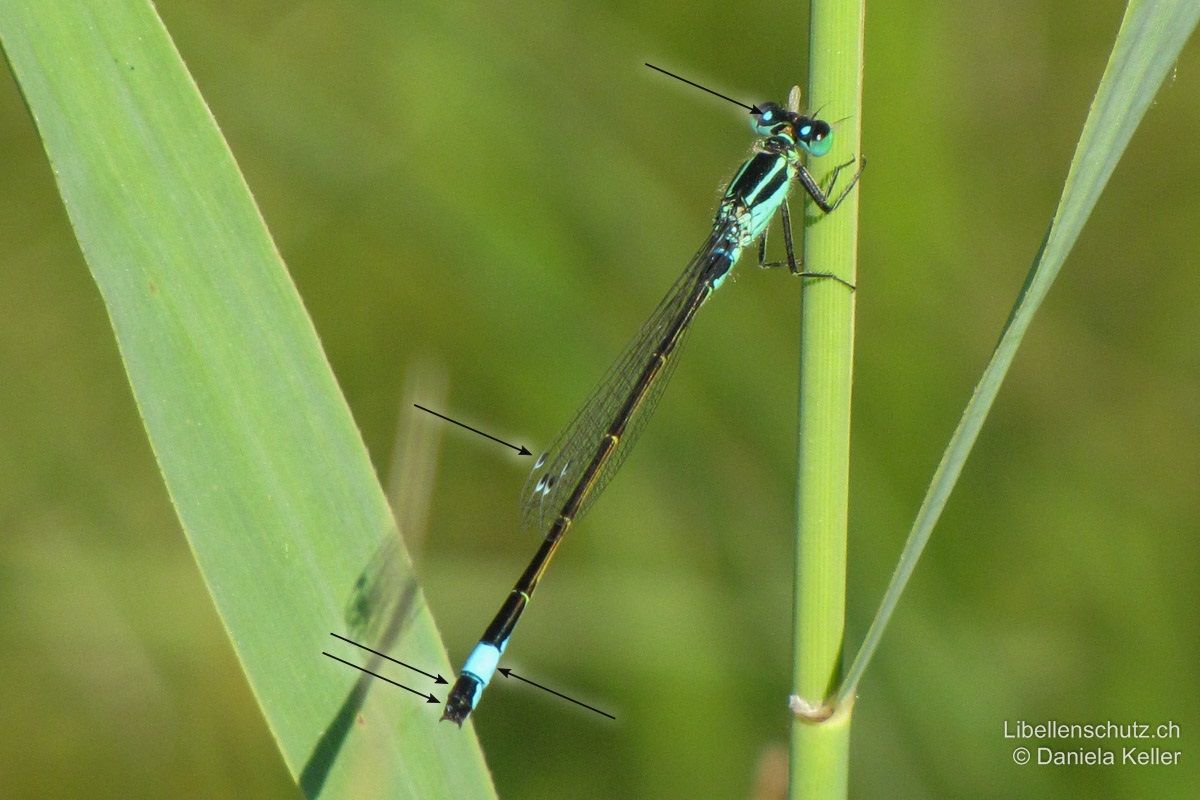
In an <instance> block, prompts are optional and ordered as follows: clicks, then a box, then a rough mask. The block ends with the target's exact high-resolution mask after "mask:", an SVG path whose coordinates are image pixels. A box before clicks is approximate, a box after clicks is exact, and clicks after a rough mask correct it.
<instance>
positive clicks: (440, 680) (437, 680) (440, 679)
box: [329, 631, 450, 683]
mask: <svg viewBox="0 0 1200 800" xmlns="http://www.w3.org/2000/svg"><path fill="white" fill-rule="evenodd" d="M329 635H330V636H332V637H333V638H335V639H341V640H342V641H343V642H345V643H346V644H352V645H354V646H355V647H361V648H362V649H363V650H366V651H367V652H368V653H374V654H375V655H377V656H379V657H380V658H386V659H387V660H388V661H390V662H392V663H393V664H399V665H400V666H402V667H404V668H405V669H411V670H412V671H413V672H419V673H421V674H422V675H424V676H425V677H426V678H433V682H434V683H449V682H450V681H448V680H446V679H445V678H443V677H442V676H441V675H431V674H429V673H428V672H426V671H425V670H423V669H417V668H416V667H414V666H413V665H412V664H405V663H404V662H403V661H400V660H399V659H395V658H392V657H391V656H389V655H388V654H387V653H381V652H379V651H378V650H374V649H372V648H370V647H367V646H366V645H365V644H359V643H358V642H356V641H354V640H353V639H347V638H346V637H345V636H339V635H338V634H336V633H333V632H332V631H330V633H329Z"/></svg>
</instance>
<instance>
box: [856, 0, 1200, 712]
mask: <svg viewBox="0 0 1200 800" xmlns="http://www.w3.org/2000/svg"><path fill="white" fill-rule="evenodd" d="M1198 20H1200V5H1198V4H1196V3H1195V2H1193V0H1144V1H1143V2H1137V1H1136V0H1135V2H1131V3H1130V4H1129V6H1128V7H1127V8H1126V11H1125V18H1124V20H1123V21H1122V23H1121V29H1120V31H1119V32H1118V33H1117V39H1116V42H1115V44H1114V46H1113V51H1112V55H1111V56H1110V58H1109V61H1108V66H1107V67H1106V69H1105V71H1104V76H1103V77H1102V78H1101V80H1100V87H1099V89H1098V90H1097V92H1096V98H1095V100H1094V101H1093V102H1092V108H1091V111H1090V112H1089V113H1088V117H1087V121H1086V122H1085V123H1084V126H1083V133H1082V135H1081V136H1080V137H1079V145H1078V147H1077V148H1076V150H1075V156H1074V158H1073V159H1072V160H1071V167H1070V170H1069V171H1068V173H1067V180H1066V185H1065V187H1064V188H1063V193H1062V197H1061V198H1060V200H1059V204H1058V209H1057V210H1056V211H1055V214H1054V218H1053V219H1052V220H1051V222H1050V228H1049V230H1048V231H1047V233H1046V238H1045V240H1044V241H1043V242H1042V247H1041V249H1040V251H1039V252H1038V255H1037V257H1036V258H1035V259H1034V264H1033V267H1032V268H1031V270H1030V272H1029V275H1028V277H1027V278H1026V280H1025V285H1024V287H1023V288H1022V290H1021V294H1020V296H1019V297H1018V298H1017V303H1016V305H1015V306H1014V308H1013V310H1012V313H1011V314H1010V315H1009V319H1008V322H1007V324H1006V325H1005V328H1004V332H1003V333H1002V334H1001V336H1000V341H999V343H998V344H997V345H996V349H995V351H994V352H993V354H992V358H991V360H990V361H989V362H988V365H987V368H986V369H985V370H984V372H983V377H982V378H980V380H979V383H978V385H977V386H976V387H975V392H974V394H973V395H972V396H971V399H970V401H969V402H968V403H967V407H966V409H965V410H964V411H963V416H962V419H961V420H960V421H959V424H958V428H957V429H956V430H955V431H954V435H953V436H952V437H951V438H950V443H949V445H947V447H946V451H945V453H944V454H943V455H942V460H941V463H940V464H939V465H938V468H937V471H936V472H935V473H934V476H933V481H932V482H931V484H930V486H929V489H928V491H927V492H926V495H925V499H924V501H923V502H922V504H921V508H920V510H919V511H918V512H917V518H916V521H915V522H914V523H913V527H912V531H911V532H910V533H909V537H908V541H907V542H906V543H905V545H904V550H903V552H902V553H901V555H900V560H899V563H898V564H897V566H896V570H895V572H894V573H893V575H892V579H891V582H890V583H889V584H888V588H887V590H886V591H885V593H884V597H883V601H882V602H881V603H880V607H879V610H878V612H876V615H875V619H874V620H873V621H872V623H871V627H870V629H869V630H868V631H867V635H866V637H865V638H864V641H863V644H862V647H861V648H860V649H859V651H858V654H857V655H856V656H855V658H854V661H853V663H852V664H851V666H850V669H849V671H848V672H847V674H846V679H845V681H844V682H843V684H842V686H841V687H840V689H839V690H838V695H837V703H839V704H841V703H845V702H847V701H848V700H849V699H850V698H852V697H853V696H854V693H855V691H856V690H857V687H858V682H859V680H860V679H861V678H862V674H863V672H864V670H865V669H866V667H867V664H868V663H869V662H870V660H871V657H872V656H873V655H874V653H875V650H876V648H877V647H878V646H879V641H880V639H881V638H882V636H883V632H884V630H885V629H886V627H887V624H888V621H889V619H890V618H891V615H892V612H893V611H894V610H895V608H896V604H897V602H898V601H899V599H900V595H901V594H902V593H903V591H904V588H905V586H906V585H907V583H908V579H909V578H910V577H911V576H912V573H913V570H914V569H915V568H916V563H917V560H918V559H919V558H920V556H921V552H922V551H923V550H924V548H925V544H926V543H927V542H928V541H929V536H930V534H931V533H932V531H933V526H934V525H935V524H936V523H937V520H938V517H939V516H941V513H942V509H943V508H944V507H945V505H946V500H947V499H948V498H949V496H950V492H951V490H952V489H953V488H954V484H955V483H956V482H957V481H958V476H959V475H960V474H961V472H962V468H963V464H964V463H965V462H966V460H967V456H968V454H969V453H970V451H971V448H972V447H973V446H974V444H975V439H976V437H977V436H978V435H979V430H980V428H981V427H982V426H983V421H984V419H985V418H986V417H987V414H988V411H989V410H990V409H991V406H992V402H993V401H994V400H995V398H996V393H997V392H998V391H999V390H1000V383H1001V382H1002V381H1003V380H1004V375H1005V373H1007V372H1008V367H1009V365H1010V364H1012V360H1013V357H1014V356H1015V355H1016V351H1017V347H1018V345H1019V344H1020V342H1021V339H1022V338H1023V337H1024V335H1025V331H1026V330H1027V329H1028V328H1029V323H1030V321H1031V320H1032V319H1033V315H1034V313H1035V312H1036V311H1037V309H1038V307H1039V306H1040V305H1041V304H1042V301H1043V300H1044V299H1045V297H1046V293H1047V292H1048V291H1049V290H1050V284H1051V283H1053V282H1054V279H1055V277H1057V275H1058V271H1059V269H1061V267H1062V264H1063V261H1065V260H1066V258H1067V254H1068V253H1070V251H1071V248H1072V247H1073V246H1074V244H1075V240H1076V239H1077V238H1078V237H1079V232H1080V231H1081V230H1082V229H1083V225H1084V223H1085V222H1086V221H1087V219H1088V216H1089V215H1090V214H1091V213H1092V209H1093V208H1094V207H1095V205H1096V201H1097V200H1098V199H1099V197H1100V193H1101V191H1103V189H1104V186H1105V184H1107V182H1108V179H1109V177H1110V176H1111V175H1112V172H1113V170H1114V169H1115V168H1116V165H1117V162H1118V161H1119V160H1120V158H1121V155H1122V154H1123V153H1124V152H1125V147H1126V145H1128V144H1129V142H1130V140H1131V139H1132V138H1133V135H1134V132H1135V131H1136V130H1137V126H1138V123H1139V122H1140V121H1141V119H1142V117H1143V115H1144V114H1145V113H1146V109H1147V108H1148V107H1149V106H1150V102H1151V100H1153V99H1154V95H1155V94H1156V93H1157V91H1158V88H1159V86H1160V85H1161V84H1162V82H1163V80H1164V79H1165V78H1166V76H1167V73H1168V72H1169V71H1170V69H1171V67H1172V65H1173V64H1174V62H1175V60H1176V59H1177V58H1178V57H1179V52H1180V51H1181V50H1182V49H1183V46H1184V44H1185V43H1186V42H1187V40H1188V38H1189V37H1190V36H1191V34H1192V31H1193V30H1194V29H1195V27H1196V24H1197V21H1198Z"/></svg>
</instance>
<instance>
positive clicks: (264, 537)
mask: <svg viewBox="0 0 1200 800" xmlns="http://www.w3.org/2000/svg"><path fill="white" fill-rule="evenodd" d="M0 9H2V10H0V42H2V43H3V47H4V51H5V53H6V55H7V58H8V60H9V63H10V64H11V66H12V69H13V72H14V73H15V75H16V77H17V80H18V82H19V84H20V87H21V90H22V92H23V93H24V97H25V100H26V103H27V104H28V107H29V109H30V112H31V113H32V115H33V117H34V119H35V121H36V123H37V127H38V130H39V132H40V134H41V137H42V141H43V143H44V146H45V149H46V152H47V154H48V155H49V158H50V163H51V165H52V167H53V170H54V174H55V177H56V179H57V181H58V185H59V190H60V192H61V194H62V197H63V201H64V203H65V204H66V207H67V210H68V213H69V215H70V220H71V223H72V225H73V226H74V229H75V232H76V236H77V238H78V240H79V243H80V246H81V248H82V250H83V253H84V256H85V258H86V260H87V263H88V265H89V267H90V269H91V271H92V274H93V276H94V278H95V281H96V283H97V285H98V286H99V288H100V291H101V293H102V295H103V298H104V302H105V304H106V306H107V309H108V313H109V316H110V318H111V321H112V325H113V328H114V330H115V332H116V336H117V342H118V344H119V347H120V351H121V355H122V358H123V360H124V364H125V367H126V370H127V371H128V376H129V381H130V384H131V386H132V388H133V392H134V395H135V397H136V400H137V404H138V407H139V409H140V412H141V415H142V418H143V420H144V422H145V426H146V430H147V432H148V433H149V437H150V441H151V444H152V445H153V448H154V452H155V454H156V456H157V458H158V462H159V464H160V467H161V470H162V474H163V476H164V478H165V481H166V484H167V487H168V489H169V491H170V495H171V499H172V501H173V502H174V504H175V508H176V510H177V512H178V515H179V519H180V520H181V522H182V523H183V528H184V530H185V532H186V534H187V537H188V540H189V542H190V544H191V547H192V549H193V552H194V553H195V557H196V560H197V562H198V563H199V565H200V568H201V570H202V572H203V575H204V578H205V580H206V582H207V584H208V586H209V589H210V591H211V593H212V596H213V599H214V601H215V602H216V605H217V608H218V610H219V612H220V615H221V618H222V620H223V622H224V624H225V626H226V627H227V629H228V631H229V635H230V637H231V639H232V640H233V643H234V645H235V648H236V651H237V654H238V657H239V658H240V660H241V663H242V665H243V667H244V669H245V671H246V674H247V676H248V678H249V682H250V685H251V687H252V689H253V691H254V693H255V696H256V697H257V698H258V701H259V704H260V705H261V707H262V710H263V713H264V715H265V717H266V720H267V722H268V724H269V726H270V728H271V730H272V732H273V734H274V736H275V737H276V740H277V741H278V744H279V748H280V751H281V752H282V754H283V757H284V760H285V762H286V763H287V765H288V768H289V769H290V770H291V771H292V774H293V775H295V776H296V777H297V780H298V781H300V782H301V783H302V785H303V787H304V789H305V791H306V793H307V794H309V796H315V795H317V794H318V793H319V794H320V796H322V797H330V798H333V797H389V798H391V797H415V798H432V797H454V798H467V797H490V796H493V791H492V789H491V785H490V779H489V776H488V774H487V770H486V767H485V766H484V763H483V759H482V757H481V754H480V752H479V750H478V746H477V743H476V740H475V738H474V736H473V735H472V734H471V733H470V732H469V731H466V732H464V731H460V730H458V729H457V728H454V727H453V726H450V725H439V724H438V722H437V718H438V707H437V706H435V705H432V704H426V703H424V702H422V701H421V699H420V698H417V697H415V696H413V695H410V694H408V693H406V692H403V691H401V690H398V689H393V688H392V687H388V686H385V685H383V684H378V683H377V684H374V685H372V686H371V688H370V689H369V691H366V690H364V689H363V687H358V689H357V690H355V684H356V674H355V673H354V672H352V671H351V670H349V669H348V668H346V667H343V666H341V665H338V664H336V663H335V662H333V661H332V660H330V659H328V658H325V657H323V656H322V655H321V652H322V650H330V651H331V652H334V653H336V654H338V655H342V656H343V657H346V658H348V659H349V660H353V661H357V662H358V663H366V660H365V659H363V658H362V657H361V654H359V653H355V652H353V651H352V649H351V648H348V647H346V646H344V645H342V646H341V647H339V646H338V645H339V643H338V642H337V641H336V640H333V639H332V637H330V635H329V634H330V632H331V631H338V632H343V631H344V624H343V622H342V611H343V607H344V606H345V603H346V600H347V598H348V597H349V595H350V593H351V589H352V587H353V584H354V581H355V579H356V577H357V576H358V575H359V572H360V571H361V570H362V568H363V566H364V565H365V564H366V563H367V562H368V560H369V558H370V556H371V553H372V552H373V551H374V549H375V547H376V545H377V544H378V542H379V541H380V540H381V539H382V538H383V537H385V536H389V535H392V534H393V533H394V523H393V522H392V518H391V515H390V513H389V511H388V508H387V505H386V503H385V501H384V498H383V495H382V493H381V491H380V488H379V485H378V482H377V481H376V479H375V476H374V474H373V471H372V469H371V465H370V463H369V461H368V458H367V454H366V452H365V449H364V447H363V445H362V442H361V440H360V438H359V435H358V432H357V430H356V428H355V426H354V422H353V420H352V419H351V417H350V414H349V410H348V408H347V407H346V404H345V402H344V400H343V398H342V396H341V394H340V392H339V391H338V388H337V385H336V384H335V382H334V379H333V376H332V374H331V372H330V369H329V366H328V364H327V363H326V360H325V357H324V355H323V353H322V351H321V348H320V345H319V343H318V341H317V337H316V335H315V332H314V330H313V327H312V324H311V322H310V320H309V318H308V316H307V314H306V313H305V310H304V308H303V306H302V305H301V303H300V298H299V297H298V295H297V293H296V291H295V288H294V287H293V285H292V283H291V281H290V279H289V277H288V275H287V272H286V270H285V268H284V266H283V263H282V262H281V260H280V257H279V254H278V253H277V252H276V250H275V247H274V245H273V243H272V241H271V239H270V237H269V236H268V234H267V231H266V228H265V226H264V224H263V220H262V219H261V217H260V216H259V213H258V210H257V208H256V207H255V205H254V202H253V200H252V198H251V196H250V193H249V191H248V189H247V187H246V185H245V182H244V181H243V179H242V176H241V174H240V173H239V171H238V168H237V166H236V164H235V163H234V161H233V158H232V156H231V154H230V152H229V149H228V147H227V146H226V144H225V142H224V140H223V138H222V137H221V135H220V132H219V131H218V130H217V127H216V124H215V123H214V121H213V119H212V117H211V116H210V114H209V112H208V109H207V108H206V106H205V105H204V102H203V101H202V99H201V97H200V95H199V93H198V91H197V89H196V87H195V85H194V84H193V83H192V80H191V78H190V76H189V75H188V73H187V71H186V69H185V68H184V66H183V64H182V62H181V60H180V58H179V55H178V53H177V52H176V51H175V49H174V46H173V44H172V43H171V41H170V39H169V37H168V36H167V34H166V31H165V30H164V29H163V27H162V24H161V22H160V21H159V19H158V17H157V15H156V14H155V12H154V10H153V8H152V7H151V6H150V4H149V3H147V2H144V0H134V1H133V2H126V3H104V2H100V3H96V2H93V3H44V2H40V0H6V2H4V3H3V6H2V7H0ZM397 569H398V570H400V572H401V574H400V578H401V579H402V580H404V581H405V582H406V583H405V586H406V593H405V595H404V598H403V600H404V601H406V602H405V608H404V614H403V616H402V617H401V622H402V624H401V625H400V626H399V627H400V632H399V635H398V639H397V641H396V643H395V644H394V645H393V649H394V650H395V652H396V654H397V656H398V657H401V658H403V660H405V661H406V662H408V663H411V664H414V665H419V666H421V667H422V668H424V669H427V670H429V671H431V672H436V671H440V672H443V673H445V674H449V673H450V669H449V663H448V661H447V659H446V655H445V651H444V649H443V648H442V646H441V643H440V640H439V638H438V636H437V633H436V631H435V629H434V626H433V622H432V619H431V617H430V614H429V612H428V610H427V608H426V607H425V603H424V600H423V598H422V596H421V593H420V591H419V589H418V588H417V586H416V583H415V579H414V578H413V576H412V572H411V565H410V564H409V563H408V560H407V558H406V557H403V556H401V559H400V561H399V563H398V565H397ZM388 674H389V676H390V677H393V678H395V679H397V680H399V681H400V682H402V683H405V684H408V685H412V686H415V687H417V688H420V689H421V690H423V691H429V690H432V691H434V692H435V694H436V693H437V692H442V694H443V696H444V687H440V686H433V685H432V684H431V682H429V681H428V680H427V679H425V678H422V677H421V676H420V675H417V674H415V673H408V674H394V673H393V672H392V671H390V670H389V671H388ZM422 681H424V682H422Z"/></svg>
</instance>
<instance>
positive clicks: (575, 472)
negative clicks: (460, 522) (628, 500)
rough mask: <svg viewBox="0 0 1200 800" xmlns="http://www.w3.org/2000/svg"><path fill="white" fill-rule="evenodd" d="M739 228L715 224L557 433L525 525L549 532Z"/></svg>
mask: <svg viewBox="0 0 1200 800" xmlns="http://www.w3.org/2000/svg"><path fill="white" fill-rule="evenodd" d="M737 228H738V223H737V221H736V220H735V219H732V218H731V219H729V221H727V222H726V223H725V224H723V225H719V226H714V230H713V232H712V234H711V235H710V236H709V238H708V241H707V242H705V244H704V246H703V247H701V248H700V250H699V252H697V253H696V255H695V256H693V257H692V260H691V261H690V262H689V263H688V265H687V267H686V268H685V269H684V271H683V274H681V275H680V276H679V278H678V279H677V280H676V281H675V284H674V285H673V286H672V287H671V290H670V291H669V292H667V294H666V296H665V297H663V299H662V301H661V302H659V304H658V307H657V308H656V309H655V310H654V313H653V314H651V315H650V318H649V319H648V320H646V322H645V324H643V325H642V328H641V330H639V331H638V335H637V337H636V338H635V339H634V340H633V341H632V342H631V343H630V344H629V345H628V346H627V347H626V348H625V351H624V352H623V353H622V354H621V356H620V358H618V359H617V361H616V363H615V364H613V366H612V367H611V368H610V369H609V371H608V374H606V375H605V376H604V379H603V380H602V381H600V384H599V385H598V386H597V387H596V388H595V390H594V391H593V392H592V394H591V395H590V396H589V397H588V399H587V402H585V403H584V404H583V406H582V407H581V408H580V409H579V411H578V412H577V413H576V415H575V419H574V420H572V421H571V424H570V425H568V426H567V427H566V428H565V429H564V430H563V431H562V433H560V434H559V435H558V437H557V438H556V439H555V440H554V443H553V444H552V445H551V446H550V447H549V449H547V451H546V452H545V453H544V454H542V455H541V456H539V457H538V460H537V462H536V463H535V464H534V465H533V470H532V471H531V472H530V473H529V478H528V479H527V480H526V481H525V488H524V489H523V490H522V492H521V521H522V523H523V524H524V525H525V527H527V528H532V529H535V530H541V531H544V530H547V529H548V528H549V527H550V525H551V524H552V523H553V522H554V519H555V518H556V517H557V515H558V513H559V512H560V511H561V510H562V508H563V506H564V504H565V503H566V501H567V499H568V498H569V497H570V496H571V493H572V492H573V491H574V489H575V486H576V485H577V484H578V482H579V480H580V478H581V476H582V475H583V473H584V471H585V470H586V469H587V467H588V465H589V464H590V463H591V461H592V458H593V457H594V456H595V454H596V451H597V449H598V448H599V447H600V444H601V441H602V439H603V437H604V434H605V432H606V431H607V430H608V427H609V425H611V423H612V421H613V418H614V417H616V416H617V414H618V412H619V411H620V410H621V408H622V407H623V406H624V405H625V403H626V402H627V401H628V399H629V397H630V395H631V393H632V392H633V391H634V390H635V388H636V385H637V382H638V379H639V377H640V376H641V374H642V371H643V370H644V369H645V366H646V364H647V362H648V361H649V359H650V358H651V356H652V355H653V353H654V351H655V349H656V348H657V347H658V346H659V345H660V344H661V343H662V341H663V338H664V337H665V336H666V334H667V332H668V331H669V330H671V328H672V326H673V325H674V324H675V322H676V320H677V319H679V317H680V316H681V315H683V314H685V313H687V310H688V308H689V306H690V305H691V304H692V302H693V298H694V297H695V295H696V293H697V291H699V290H700V286H701V284H702V283H703V282H704V281H705V280H706V277H707V273H708V271H709V270H710V268H711V267H712V266H713V264H714V263H715V259H717V258H720V257H721V256H719V255H717V254H716V253H715V252H714V251H715V250H716V248H717V247H718V246H719V245H721V244H722V243H723V242H728V241H730V240H731V239H733V238H736V231H737ZM684 337H686V330H685V331H684V333H683V334H682V335H681V338H680V341H679V342H678V343H677V344H676V348H675V351H674V352H673V353H672V354H671V356H670V357H669V358H668V359H667V360H666V363H665V364H664V365H663V367H662V369H661V370H660V371H659V373H658V375H657V376H656V378H655V381H654V383H653V385H651V387H650V388H649V389H648V391H647V393H646V396H645V398H644V399H643V400H642V402H641V403H640V404H639V405H638V406H637V408H636V409H635V410H634V412H633V414H632V416H631V417H630V418H629V422H628V424H627V425H626V428H625V431H624V433H623V434H622V435H621V439H620V441H619V442H618V443H617V445H616V449H615V450H614V452H613V453H612V454H611V455H610V456H609V457H608V460H607V461H606V462H605V463H604V465H603V466H602V467H601V469H600V472H599V473H598V474H597V475H596V478H595V480H594V482H593V484H592V486H591V488H590V489H589V491H588V495H587V497H585V498H584V500H583V502H582V504H581V505H580V507H579V510H578V511H577V512H576V513H575V518H576V519H578V518H579V517H581V516H582V515H583V513H584V512H585V511H586V510H587V508H588V506H590V505H591V502H592V500H594V499H595V498H596V497H598V496H599V495H600V493H601V492H602V491H603V490H604V487H605V485H606V484H607V483H608V481H609V480H610V479H611V478H612V476H613V475H614V474H615V473H616V472H617V470H618V469H619V468H620V467H621V463H622V462H623V461H624V460H625V457H626V456H627V455H628V454H629V452H630V450H632V449H633V445H634V443H635V442H636V441H637V439H638V436H639V435H640V434H641V432H642V429H643V427H644V426H645V423H646V420H648V419H649V418H650V415H651V414H653V413H654V407H655V406H656V405H657V404H658V401H659V399H660V398H661V397H662V393H663V390H664V389H665V388H666V386H667V383H668V381H669V380H670V378H671V373H672V372H674V370H675V365H676V364H677V363H678V360H679V348H680V347H681V346H682V345H683V338H684Z"/></svg>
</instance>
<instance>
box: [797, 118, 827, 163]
mask: <svg viewBox="0 0 1200 800" xmlns="http://www.w3.org/2000/svg"><path fill="white" fill-rule="evenodd" d="M796 141H797V143H799V144H800V146H801V147H803V148H804V149H805V150H807V151H808V152H810V153H812V154H813V155H814V156H823V155H825V154H826V153H828V152H829V148H830V147H832V146H833V132H832V131H831V130H830V129H829V123H828V122H823V121H822V120H819V119H811V120H803V121H802V122H801V123H800V124H799V125H797V126H796Z"/></svg>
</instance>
